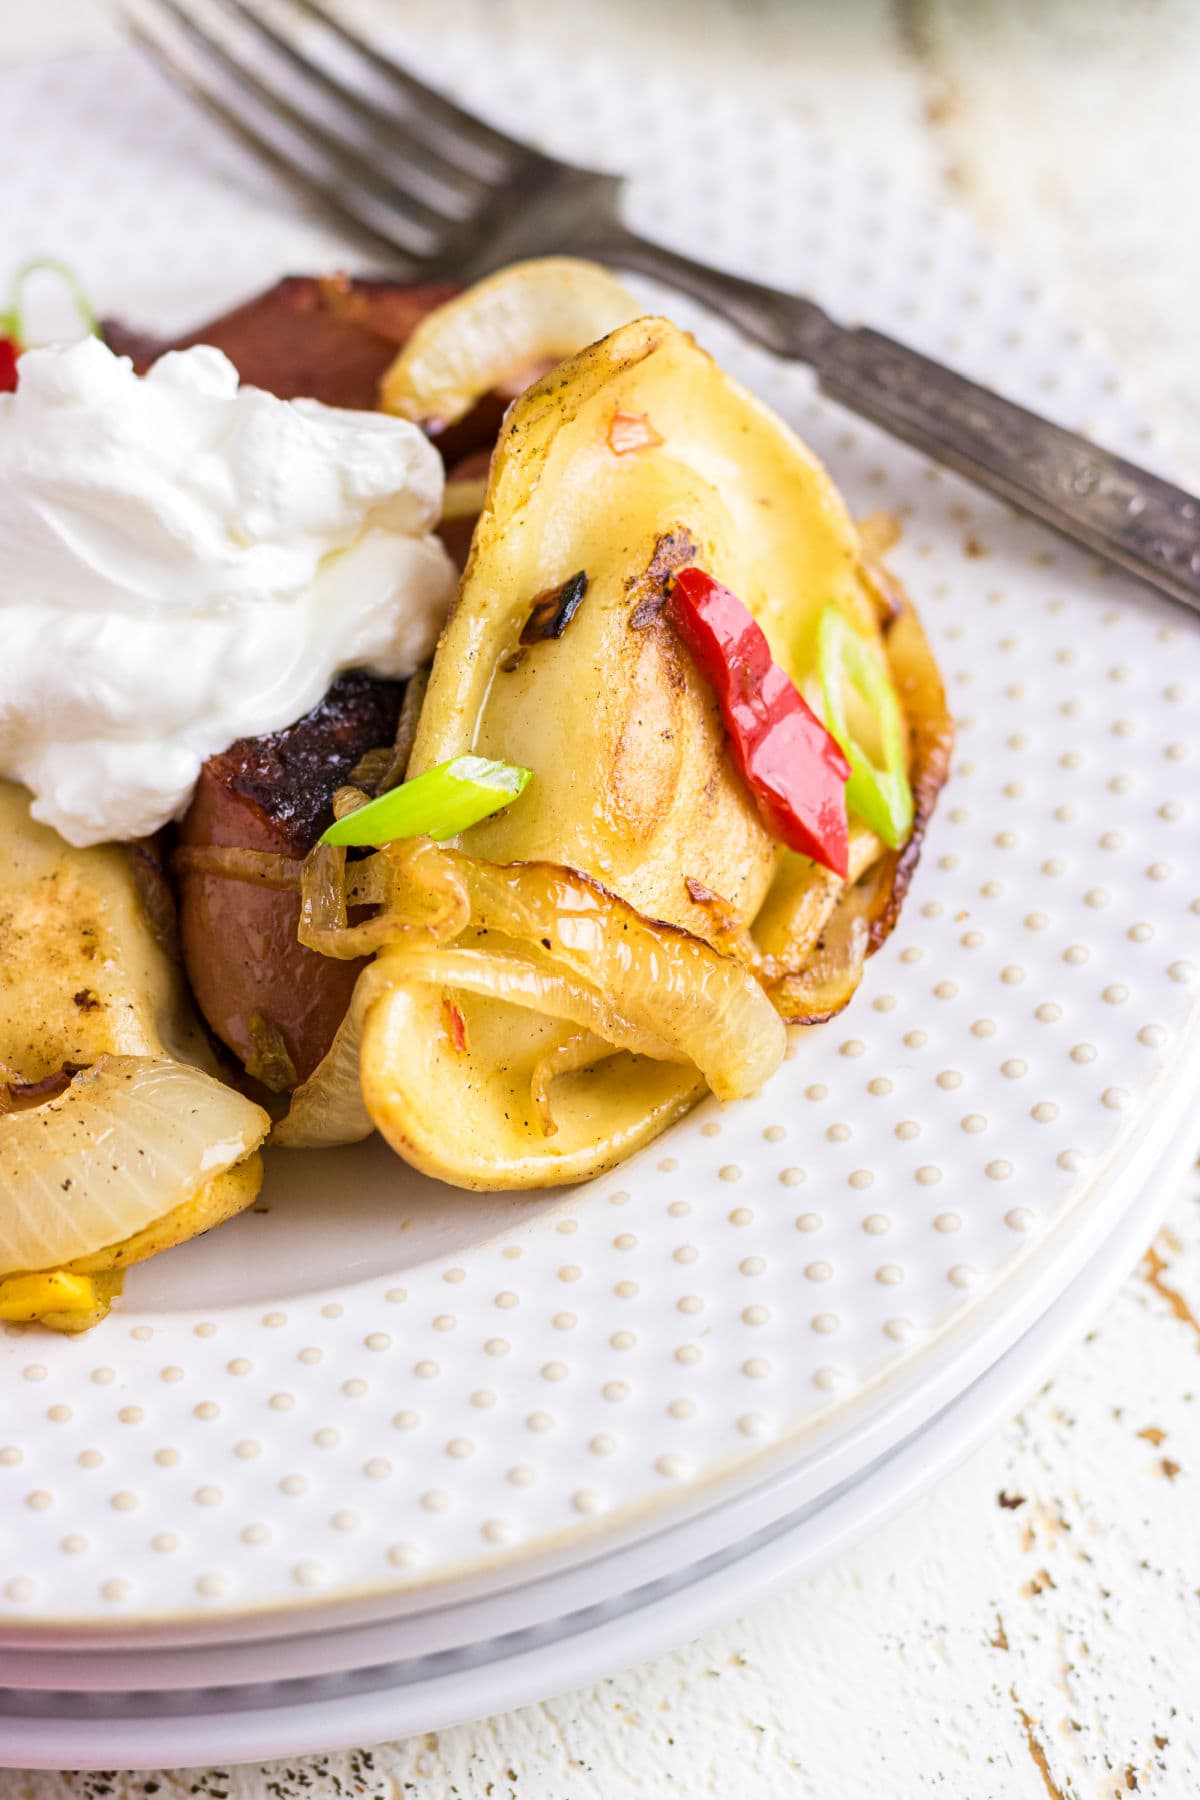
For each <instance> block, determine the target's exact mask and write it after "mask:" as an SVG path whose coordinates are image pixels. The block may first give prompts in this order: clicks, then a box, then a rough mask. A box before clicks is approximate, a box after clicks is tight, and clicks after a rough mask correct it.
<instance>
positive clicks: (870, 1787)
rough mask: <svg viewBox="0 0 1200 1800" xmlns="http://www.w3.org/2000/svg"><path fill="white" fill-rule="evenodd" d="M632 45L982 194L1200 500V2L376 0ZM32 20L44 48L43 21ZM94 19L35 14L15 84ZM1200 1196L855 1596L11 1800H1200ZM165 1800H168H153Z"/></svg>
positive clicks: (808, 1595)
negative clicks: (529, 1689) (490, 1691)
mask: <svg viewBox="0 0 1200 1800" xmlns="http://www.w3.org/2000/svg"><path fill="white" fill-rule="evenodd" d="M356 10H357V11H358V12H359V13H361V14H362V15H363V16H364V17H365V18H366V19H367V21H368V22H370V20H371V19H372V18H373V17H374V18H376V19H378V18H381V17H382V18H386V17H388V16H389V15H396V16H398V15H399V14H401V13H403V16H404V18H405V20H406V22H411V23H412V24H414V25H416V26H418V27H425V26H428V27H429V28H430V29H435V28H436V27H437V26H438V24H439V23H440V24H444V25H447V26H451V27H454V28H458V29H462V28H465V27H471V28H474V29H477V30H478V31H480V32H481V33H484V34H488V33H493V34H498V33H510V32H521V31H528V32H536V33H537V34H538V35H539V36H540V37H541V38H542V39H543V40H549V41H551V42H553V43H554V44H556V45H558V46H560V47H561V53H562V54H563V56H565V57H568V56H577V55H584V54H586V53H587V50H588V46H589V43H590V41H592V40H593V39H595V40H596V41H600V40H601V39H602V42H603V49H604V51H605V53H606V54H608V55H610V56H617V57H623V58H625V59H626V60H627V61H628V64H629V68H630V74H631V79H635V78H636V72H637V70H638V68H639V67H640V66H642V65H643V63H644V62H645V61H649V62H652V63H655V64H658V65H661V64H662V62H663V60H664V59H667V58H669V59H670V66H671V67H672V68H673V69H675V70H677V71H678V77H679V80H680V81H682V82H687V81H696V82H707V83H711V82H712V81H714V80H717V79H720V80H721V81H723V82H727V83H729V84H731V85H732V84H736V85H738V86H739V87H740V88H741V89H743V90H744V91H748V92H751V93H752V94H753V95H754V96H755V97H757V98H758V99H759V100H760V101H761V103H762V104H763V105H764V106H776V107H783V108H787V109H790V110H791V111H793V112H794V113H795V114H797V115H799V116H801V117H803V118H804V119H805V120H806V121H807V122H809V123H810V124H812V125H814V126H815V127H816V128H817V129H819V130H822V131H824V132H825V133H826V134H827V135H829V136H830V137H832V138H835V139H840V140H842V141H844V142H847V143H850V144H852V145H853V146H854V147H855V149H856V150H857V151H858V152H859V153H860V154H861V155H862V156H863V157H865V158H866V159H867V160H873V161H875V162H880V163H886V164H887V165H888V166H889V168H890V169H891V170H892V171H893V173H895V174H896V175H897V176H899V177H901V178H904V179H907V180H908V181H909V183H910V184H912V185H916V186H920V187H923V188H924V189H925V190H926V191H927V192H929V193H931V194H935V195H937V194H941V195H946V196H950V197H952V198H953V199H954V200H955V201H956V202H957V203H959V204H962V205H964V206H966V207H967V208H968V209H969V210H970V212H971V213H972V214H973V215H974V216H975V218H976V220H977V221H978V222H979V223H980V224H981V225H982V226H983V227H984V229H985V230H987V231H989V232H990V233H991V234H992V236H993V237H994V238H995V239H996V240H997V241H998V242H999V243H1000V244H1001V245H1002V246H1003V247H1004V248H1006V249H1007V250H1008V251H1009V252H1010V253H1011V254H1012V255H1013V256H1015V257H1016V258H1018V259H1019V260H1021V261H1022V262H1023V263H1024V264H1025V266H1026V267H1027V268H1028V269H1029V271H1030V274H1031V277H1032V278H1033V279H1035V280H1037V281H1039V282H1040V283H1042V284H1043V285H1046V286H1050V287H1053V288H1056V289H1058V290H1059V292H1060V293H1061V294H1062V295H1063V296H1064V297H1065V299H1066V303H1067V305H1068V306H1069V308H1070V310H1071V311H1072V313H1073V314H1074V316H1075V317H1076V318H1077V319H1078V320H1079V321H1080V323H1081V324H1083V325H1084V326H1088V327H1091V328H1093V329H1095V330H1096V331H1098V332H1100V333H1101V334H1103V335H1104V336H1105V337H1107V339H1108V340H1109V342H1110V344H1111V346H1112V347H1113V349H1114V351H1115V352H1116V355H1117V357H1118V359H1119V361H1120V362H1121V363H1122V365H1123V366H1124V368H1125V369H1126V371H1127V372H1128V373H1129V374H1130V375H1131V376H1132V377H1133V378H1134V380H1135V381H1136V382H1137V383H1138V384H1139V385H1140V386H1141V388H1142V391H1143V393H1144V395H1145V399H1146V403H1147V408H1148V411H1149V412H1150V413H1151V415H1152V416H1153V417H1155V418H1156V419H1157V420H1158V421H1159V423H1160V425H1161V427H1162V429H1163V431H1164V433H1165V435H1166V437H1167V439H1168V441H1169V444H1170V449H1171V451H1172V452H1173V453H1174V455H1175V456H1176V457H1177V458H1178V459H1179V460H1180V461H1181V462H1182V464H1183V465H1184V467H1186V468H1187V469H1189V470H1190V472H1191V474H1192V477H1193V479H1200V360H1198V359H1196V358H1195V357H1194V354H1193V348H1194V345H1195V343H1196V304H1197V303H1196V295H1197V292H1198V291H1200V232H1197V230H1196V228H1195V223H1194V200H1193V196H1192V194H1191V177H1192V176H1193V175H1194V171H1195V169H1196V168H1197V167H1198V166H1200V104H1198V103H1197V94H1198V93H1200V8H1197V6H1196V5H1195V4H1194V0H1157V4H1155V5H1153V6H1149V5H1147V6H1142V7H1133V6H1130V5H1128V4H1127V3H1125V0H1089V3H1087V4H1084V3H1076V4H1071V3H1070V0H1062V3H1061V4H1058V5H1052V4H1048V3H1047V0H973V4H970V5H962V4H960V5H957V6H956V5H954V4H953V0H891V3H890V4H889V3H888V0H857V4H856V5H855V6H853V7H850V6H848V5H842V6H839V7H824V6H822V5H820V4H808V5H805V4H802V3H801V0H603V3H601V0H555V4H553V5H548V4H546V0H404V4H403V6H401V5H400V0H360V3H359V5H358V7H357V8H356ZM18 15H19V16H18ZM110 35H111V27H110V26H109V25H108V24H107V22H106V21H105V19H104V17H103V15H102V14H101V13H100V12H99V11H98V10H95V9H94V8H93V6H92V5H91V4H90V0H41V3H40V4H39V5H38V6H37V7H27V6H18V5H17V3H16V0H3V5H2V6H0V55H19V54H22V53H28V52H34V51H40V50H49V49H73V48H82V47H84V46H86V45H89V44H94V43H99V42H102V41H106V39H107V38H108V37H109V36H110ZM1198 1358H1200V1188H1198V1187H1197V1186H1196V1185H1195V1184H1193V1186H1192V1188H1191V1189H1190V1190H1189V1191H1188V1192H1187V1193H1185V1194H1182V1195H1180V1196H1179V1197H1178V1199H1177V1200H1176V1202H1175V1204H1174V1205H1173V1208H1172V1211H1171V1214H1170V1217H1169V1220H1168V1225H1167V1228H1166V1230H1165V1231H1164V1232H1163V1234H1162V1236H1161V1238H1160V1239H1159V1241H1158V1243H1157V1244H1156V1245H1155V1246H1153V1247H1152V1248H1150V1249H1149V1250H1148V1252H1147V1255H1146V1258H1145V1259H1144V1261H1143V1262H1142V1264H1141V1266H1140V1268H1139V1269H1138V1270H1137V1271H1136V1272H1135V1273H1133V1274H1131V1276H1130V1278H1129V1280H1128V1281H1127V1283H1126V1285H1125V1287H1124V1289H1123V1291H1122V1292H1121V1294H1120V1296H1119V1298H1118V1300H1117V1301H1116V1302H1115V1303H1114V1304H1113V1305H1112V1306H1111V1307H1110V1309H1109V1310H1108V1312H1107V1314H1106V1316H1105V1317H1104V1319H1103V1320H1102V1322H1101V1323H1100V1325H1099V1326H1098V1327H1097V1329H1096V1330H1095V1331H1094V1332H1093V1333H1092V1335H1091V1336H1090V1337H1089V1338H1088V1339H1087V1341H1086V1342H1085V1343H1083V1344H1081V1345H1080V1346H1079V1347H1078V1348H1077V1349H1076V1350H1075V1351H1074V1352H1073V1354H1071V1355H1070V1356H1069V1357H1068V1358H1066V1359H1065V1361H1064V1362H1063V1364H1062V1366H1061V1368H1060V1369H1059V1371H1058V1372H1057V1374H1056V1375H1055V1377H1054V1379H1053V1381H1052V1382H1051V1383H1050V1384H1049V1385H1048V1386H1047V1387H1046V1388H1045V1389H1044V1390H1043V1391H1042V1392H1041V1393H1040V1394H1039V1395H1038V1396H1037V1397H1036V1399H1034V1400H1033V1401H1031V1403H1030V1404H1029V1405H1028V1406H1027V1407H1026V1409H1025V1411H1024V1412H1023V1413H1022V1414H1021V1416H1020V1417H1019V1418H1017V1419H1015V1420H1014V1421H1013V1422H1012V1424H1011V1425H1010V1426H1008V1428H1007V1429H1006V1430H1004V1431H1003V1432H1001V1433H999V1434H998V1435H997V1437H996V1438H995V1439H994V1440H993V1441H992V1442H990V1443H989V1444H988V1445H987V1446H986V1447H985V1448H984V1449H982V1450H980V1451H979V1452H977V1453H976V1454H975V1455H974V1456H973V1457H972V1458H971V1459H970V1461H969V1462H968V1463H967V1464H966V1465H965V1466H964V1467H963V1468H961V1469H960V1470H959V1471H958V1472H957V1474H955V1475H954V1476H953V1477H952V1478H951V1479H949V1480H946V1481H944V1482H942V1483H941V1484H940V1486H939V1487H938V1488H937V1489H936V1490H935V1491H934V1492H933V1493H932V1494H931V1495H929V1496H928V1498H927V1499H926V1500H925V1501H923V1502H922V1504H921V1505H920V1506H919V1507H918V1508H916V1509H915V1510H913V1511H912V1512H910V1513H909V1514H907V1515H906V1516H904V1517H902V1518H900V1519H898V1520H896V1521H894V1522H893V1523H892V1524H891V1525H890V1526H888V1527H886V1528H885V1529H884V1530H882V1531H880V1532H878V1533H877V1534H876V1535H875V1536H874V1537H873V1538H872V1539H871V1540H870V1541H869V1542H867V1543H866V1544H864V1545H862V1546H861V1547H860V1548H859V1549H857V1550H856V1551H854V1552H853V1553H851V1554H849V1555H846V1556H844V1557H842V1558H841V1559H840V1560H839V1561H838V1562H836V1563H834V1564H833V1565H831V1566H830V1567H828V1568H826V1569H825V1570H824V1571H823V1572H821V1573H820V1574H818V1575H816V1576H813V1577H811V1578H810V1579H808V1580H806V1581H804V1582H801V1583H800V1584H798V1585H797V1586H796V1587H795V1588H793V1589H792V1590H790V1591H789V1592H787V1593H784V1594H781V1595H780V1596H779V1597H778V1598H777V1599H776V1600H774V1601H773V1602H771V1603H770V1604H769V1605H766V1606H762V1607H760V1608H758V1609H757V1610H756V1611H754V1612H753V1613H751V1614H749V1615H748V1616H747V1617H745V1618H743V1619H740V1620H738V1621H737V1622H736V1623H734V1624H732V1625H729V1626H727V1627H726V1628H725V1629H723V1630H719V1631H713V1632H710V1633H709V1634H707V1635H706V1636H705V1637H704V1638H702V1639H701V1640H699V1641H698V1642H696V1643H694V1644H691V1645H688V1646H686V1647H685V1648H683V1649H680V1650H679V1651H677V1652H676V1653H675V1654H673V1655H671V1656H666V1657H661V1658H659V1659H658V1660H657V1661H656V1662H653V1663H649V1664H645V1665H643V1666H641V1667H639V1668H636V1669H632V1670H630V1671H628V1672H627V1673H625V1674H623V1675H620V1676H617V1677H615V1678H614V1679H612V1680H610V1681H605V1682H602V1683H600V1684H599V1685H597V1686H596V1687H593V1688H590V1689H586V1690H582V1691H580V1692H577V1693H573V1694H569V1695H566V1696H564V1697H562V1698H560V1699H557V1700H554V1701H550V1702H548V1703H546V1704H544V1705H542V1706H537V1707H527V1708H524V1709H522V1710H521V1711H519V1712H515V1713H510V1714H507V1715H505V1716H503V1717H500V1718H495V1719H488V1720H483V1721H481V1722H479V1723H478V1724H475V1725H468V1726H462V1727H459V1728H458V1729H456V1730H453V1731H446V1732H441V1733H437V1734H434V1733H429V1734H427V1735H426V1736H424V1737H421V1738H414V1739H409V1740H407V1741H405V1742H402V1743H396V1744H389V1745H384V1746H378V1747H376V1748H375V1749H373V1750H372V1751H362V1752H357V1753H354V1754H348V1755H344V1756H332V1757H328V1758H316V1759H311V1760H309V1761H307V1762H305V1763H303V1764H300V1765H297V1766H294V1767H285V1766H284V1765H275V1766H272V1767H271V1768H270V1769H241V1770H214V1771H207V1772H205V1771H197V1770H191V1771H176V1772H174V1773H173V1774H172V1773H162V1774H159V1775H156V1776H153V1777H148V1776H144V1775H139V1776H130V1777H120V1776H116V1777H114V1776H106V1777H100V1776H51V1775H46V1774H39V1775H22V1774H19V1773H13V1774H9V1775H3V1774H0V1800H68V1796H70V1797H71V1800H79V1797H82V1796H88V1797H89V1800H92V1797H95V1800H100V1797H101V1796H104V1797H105V1800H109V1797H112V1800H125V1796H131V1797H132V1796H135V1795H142V1794H153V1793H157V1794H158V1795H159V1796H160V1797H161V1800H176V1797H180V1800H181V1797H182V1796H185V1795H186V1796H197V1797H198V1796H209V1797H211V1800H224V1797H226V1796H228V1800H260V1797H261V1796H269V1797H270V1800H301V1797H303V1800H318V1797H324V1796H342V1795H346V1796H349V1795H355V1796H361V1797H363V1800H399V1796H403V1795H420V1796H421V1800H623V1797H624V1796H649V1797H651V1800H658V1797H659V1796H662V1797H664V1800H665V1797H666V1796H675V1795H678V1796H684V1797H686V1800H699V1796H701V1795H711V1796H714V1797H715V1800H776V1796H778V1797H779V1800H784V1797H785V1796H786V1797H787V1800H792V1797H793V1796H794V1797H795V1800H916V1797H917V1796H921V1795H925V1794H942V1795H946V1796H948V1797H952V1800H1045V1797H1046V1796H1049V1797H1050V1800H1117V1797H1118V1796H1122V1797H1123V1796H1125V1795H1127V1794H1129V1793H1135V1792H1136V1793H1141V1794H1144V1795H1151V1796H1154V1797H1155V1800H1191V1797H1193V1796H1196V1795H1198V1794H1200V1499H1198V1495H1200V1487H1198V1481H1200V1360H1198ZM155 1783H157V1786H155V1785H154V1784H155Z"/></svg>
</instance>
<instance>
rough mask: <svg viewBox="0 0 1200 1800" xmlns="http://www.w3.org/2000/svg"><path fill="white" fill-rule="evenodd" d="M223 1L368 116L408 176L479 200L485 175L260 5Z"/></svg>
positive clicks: (278, 50)
mask: <svg viewBox="0 0 1200 1800" xmlns="http://www.w3.org/2000/svg"><path fill="white" fill-rule="evenodd" d="M217 4H218V5H220V6H221V7H223V8H224V10H225V11H226V12H228V13H230V14H232V15H233V16H234V17H235V18H237V19H239V20H240V21H241V22H242V23H243V24H244V25H246V26H247V27H248V28H249V29H250V30H251V31H253V32H254V33H255V34H256V35H257V36H258V37H259V38H261V39H262V41H263V42H264V43H265V44H267V45H269V46H270V48H271V49H272V50H273V51H274V52H275V54H276V55H277V56H280V57H282V58H283V59H284V61H286V62H287V63H288V64H289V65H290V66H291V67H292V68H293V69H295V70H296V71H297V73H298V74H300V75H302V76H303V77H304V79H305V80H306V81H310V82H312V83H313V84H314V85H315V86H317V87H319V88H320V89H321V90H322V91H323V92H324V93H326V94H328V95H329V96H330V98H331V99H333V100H336V101H337V103H338V105H339V106H340V107H345V108H346V109H348V112H349V114H350V115H351V116H354V115H357V116H358V117H359V118H361V119H364V120H366V121H367V123H368V124H370V125H371V126H372V128H373V129H374V130H375V131H377V132H378V133H379V134H380V136H381V137H383V138H384V139H386V140H387V141H388V143H389V144H390V145H392V146H394V147H395V149H396V150H397V151H398V152H400V153H401V154H402V155H403V157H404V173H405V176H406V178H409V179H411V180H413V181H414V182H416V183H418V184H424V183H430V184H432V185H433V186H434V187H435V188H437V189H438V190H439V191H440V193H441V195H442V197H443V199H445V198H452V199H455V200H466V201H468V202H471V203H475V202H477V201H478V200H480V199H481V198H482V196H483V193H484V191H485V188H486V183H485V182H484V180H483V178H482V177H481V176H479V175H475V174H472V173H470V172H469V171H468V170H466V169H463V168H461V167H460V166H459V164H457V163H455V162H451V161H450V160H449V159H448V158H447V157H445V156H444V155H442V154H441V153H440V152H439V151H437V150H436V149H435V148H434V147H433V146H432V145H431V144H430V143H429V142H428V141H425V140H422V139H420V138H418V137H417V136H416V135H415V134H414V133H413V132H412V131H410V130H409V128H408V127H407V126H406V125H404V124H403V123H402V122H401V121H400V120H399V119H397V118H395V117H394V116H393V115H392V114H391V113H389V112H386V111H385V110H384V109H383V107H381V106H377V105H376V104H375V103H374V101H372V100H370V99H368V98H367V96H366V95H365V94H361V93H357V92H356V91H355V90H354V89H353V88H350V87H347V85H346V84H345V82H343V81H340V80H339V79H338V77H337V76H336V75H334V74H332V73H331V72H330V70H328V69H327V68H325V67H324V66H323V65H322V64H321V63H319V62H317V61H315V60H314V58H312V57H311V56H306V55H305V54H304V52H303V51H302V50H301V49H300V47H299V45H298V44H296V43H295V42H294V41H293V40H292V39H291V38H289V37H287V36H285V35H284V33H283V32H281V31H277V30H276V28H275V27H274V26H273V25H272V24H271V23H270V22H269V21H268V20H267V19H266V18H264V17H263V15H262V13H261V12H260V11H259V10H258V9H257V8H256V7H253V6H250V5H248V4H247V0H217Z"/></svg>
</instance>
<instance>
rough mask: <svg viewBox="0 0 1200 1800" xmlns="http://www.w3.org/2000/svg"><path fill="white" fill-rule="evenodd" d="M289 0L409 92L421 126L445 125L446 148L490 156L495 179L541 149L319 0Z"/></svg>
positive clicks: (490, 177)
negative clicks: (450, 94) (460, 101)
mask: <svg viewBox="0 0 1200 1800" xmlns="http://www.w3.org/2000/svg"><path fill="white" fill-rule="evenodd" d="M288 3H289V5H291V6H292V7H294V8H295V9H297V10H298V11H299V12H302V13H304V14H305V15H306V16H307V17H308V18H310V19H312V20H314V21H315V22H316V23H317V24H318V25H323V26H324V28H325V30H326V31H328V32H331V33H332V35H333V36H334V37H336V38H339V39H340V40H341V42H342V43H343V44H345V45H346V47H347V48H348V49H350V50H353V51H354V53H355V54H356V55H357V56H360V57H362V59H363V61H364V62H366V63H369V64H370V66H371V67H372V68H373V69H374V70H376V72H377V73H378V74H380V75H383V76H385V77H386V78H387V80H388V81H389V82H390V83H391V85H392V86H393V87H394V88H398V89H399V90H400V91H401V92H402V93H403V94H405V95H406V96H407V98H408V100H409V102H410V103H411V106H412V109H413V113H414V115H415V116H417V117H418V118H419V119H420V121H421V124H422V126H426V127H427V126H434V127H440V128H441V130H442V132H443V133H444V138H445V143H446V145H447V149H448V153H452V151H453V149H454V148H455V147H457V148H458V150H459V153H460V154H463V153H465V152H467V151H474V152H476V153H482V154H483V155H484V156H486V157H487V158H488V159H489V165H490V166H489V167H488V168H487V170H486V173H487V176H488V178H489V179H491V180H494V179H495V178H496V177H497V176H503V175H507V174H508V173H510V172H511V169H512V164H513V161H514V159H518V160H525V159H527V158H529V157H532V156H535V155H536V154H537V152H536V151H534V149H533V148H532V146H531V145H529V144H523V143H521V141H520V140H519V139H518V138H512V137H509V136H508V135H507V134H506V133H505V132H503V131H500V130H498V129H497V127H496V126H494V125H488V124H486V123H485V122H484V120H482V119H480V118H477V117H476V115H475V114H474V113H472V112H467V111H466V109H465V108H464V107H461V106H457V105H456V104H455V103H454V101H453V100H448V99H447V98H446V96H445V94H440V93H439V92H438V90H437V89H436V88H434V87H430V86H429V85H428V84H427V83H426V82H424V81H420V80H418V78H417V77H416V76H415V75H412V74H410V73H409V71H408V70H407V69H406V68H405V67H404V66H403V64H402V63H398V62H397V61H396V60H395V58H394V57H391V56H387V55H386V54H385V53H384V52H383V51H382V50H380V49H378V48H377V47H376V46H375V45H374V44H372V43H371V42H370V40H369V39H367V38H365V37H361V36H360V35H359V33H358V32H357V31H354V30H352V28H351V27H350V26H349V25H347V24H346V23H345V21H344V20H342V19H340V18H338V17H337V15H336V14H335V13H332V12H330V10H329V9H328V7H326V6H325V5H323V4H322V3H321V0H288Z"/></svg>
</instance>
